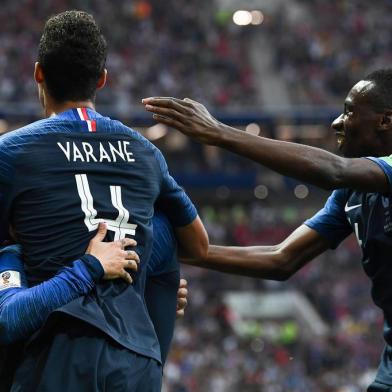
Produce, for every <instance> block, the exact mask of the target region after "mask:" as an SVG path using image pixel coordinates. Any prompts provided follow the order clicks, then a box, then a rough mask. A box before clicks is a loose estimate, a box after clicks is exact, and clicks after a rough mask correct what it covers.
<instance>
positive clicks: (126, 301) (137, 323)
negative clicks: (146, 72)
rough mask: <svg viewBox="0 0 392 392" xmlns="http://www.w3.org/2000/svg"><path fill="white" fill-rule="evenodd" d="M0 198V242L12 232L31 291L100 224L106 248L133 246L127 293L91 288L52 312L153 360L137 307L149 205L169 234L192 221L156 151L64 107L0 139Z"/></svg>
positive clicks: (88, 113) (105, 286) (153, 346)
mask: <svg viewBox="0 0 392 392" xmlns="http://www.w3.org/2000/svg"><path fill="white" fill-rule="evenodd" d="M81 112H83V115H84V117H82V116H81V115H80V113H81ZM86 117H87V119H86ZM0 199H1V204H0V233H2V236H3V239H4V238H6V237H7V234H6V233H7V230H8V224H9V223H11V224H12V226H13V229H14V232H15V235H16V238H17V239H18V241H19V242H20V243H21V244H22V247H23V251H24V255H23V258H24V261H25V270H26V275H27V279H28V281H29V283H30V284H32V285H35V284H38V283H40V282H42V281H43V280H47V279H49V278H51V277H52V276H53V275H54V274H55V273H56V272H57V271H58V270H59V269H60V268H61V267H63V266H65V265H68V264H69V263H70V262H72V261H73V260H76V259H78V258H79V257H80V256H81V255H82V254H83V253H84V250H85V249H86V247H87V244H88V242H89V240H90V239H91V238H92V236H93V235H94V232H95V230H96V229H97V227H98V224H99V222H100V221H106V222H107V226H108V230H109V234H110V235H109V238H108V239H109V240H113V239H119V238H122V237H124V236H125V235H127V236H131V237H134V238H135V239H136V241H137V243H138V245H137V248H136V251H137V253H138V254H139V256H140V260H141V263H140V267H139V271H138V272H137V273H136V274H134V275H133V278H134V284H133V285H128V284H127V283H125V282H123V281H122V280H116V281H108V282H103V283H100V284H98V285H97V286H96V288H95V289H94V290H92V291H91V292H90V293H89V294H87V295H85V296H82V297H79V298H78V299H76V300H74V301H72V302H71V303H69V304H67V305H65V306H63V307H61V308H60V309H58V310H57V311H56V312H60V313H66V314H68V315H71V316H73V317H76V318H79V319H81V320H84V321H86V322H88V323H90V324H92V325H94V326H95V327H97V328H99V329H101V330H102V331H104V332H105V333H106V334H107V335H109V336H110V337H111V338H113V339H114V340H115V341H117V342H118V343H119V344H121V345H122V346H124V347H126V348H128V349H131V350H133V351H135V352H137V353H139V354H141V355H145V356H149V357H151V358H154V359H156V360H158V361H160V360H161V355H160V350H159V344H158V340H157V337H156V334H155V331H154V327H153V325H152V322H151V320H150V318H149V316H148V312H147V309H146V304H145V301H144V288H145V280H146V272H147V268H146V267H147V261H148V260H149V258H150V255H151V247H152V217H153V213H154V204H155V206H156V207H157V208H159V209H160V210H161V211H162V212H163V213H165V214H166V216H167V217H168V219H169V221H170V223H171V224H172V225H173V226H184V225H187V224H189V223H191V222H192V221H193V220H194V219H195V217H196V215H197V212H196V209H195V207H194V206H193V204H192V203H191V201H190V200H189V198H188V197H187V196H186V194H185V193H184V191H183V190H182V189H181V188H180V187H179V186H178V185H177V183H176V182H175V181H174V179H173V178H172V177H171V176H170V175H169V173H168V169H167V165H166V163H165V160H164V158H163V156H162V154H161V153H160V151H159V150H158V149H157V148H156V147H154V146H153V145H152V144H151V143H150V142H148V141H147V140H146V139H145V138H143V137H142V136H141V135H140V134H138V133H137V132H135V131H133V130H132V129H130V128H128V127H126V126H125V125H123V124H122V123H120V122H118V121H114V120H111V119H109V118H106V117H102V116H101V115H99V114H98V113H97V112H95V111H93V110H91V109H85V108H82V109H71V110H68V111H66V112H63V113H61V114H59V115H57V116H55V117H51V118H49V119H45V120H41V121H38V122H35V123H33V124H30V125H28V126H26V127H24V128H21V129H19V130H17V131H13V132H11V133H9V134H7V135H5V136H3V137H2V138H1V139H0ZM51 317H52V318H53V317H55V314H52V315H51Z"/></svg>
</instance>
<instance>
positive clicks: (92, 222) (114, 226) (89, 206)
mask: <svg viewBox="0 0 392 392" xmlns="http://www.w3.org/2000/svg"><path fill="white" fill-rule="evenodd" d="M75 179H76V186H77V188H78V193H79V197H80V202H81V207H82V211H83V212H84V215H85V218H84V223H85V225H86V226H87V228H88V231H94V230H97V228H98V224H99V223H100V222H106V223H107V226H108V230H110V231H113V232H114V239H115V240H121V239H122V238H125V236H126V235H127V234H128V235H130V236H134V235H135V233H136V228H137V225H135V224H132V223H128V220H129V211H128V210H127V209H126V208H125V207H124V205H123V202H122V193H121V186H118V185H110V198H111V201H112V204H113V206H114V208H116V210H117V211H118V216H117V219H116V220H111V219H101V218H97V210H96V209H95V208H94V200H93V196H92V194H91V191H90V185H89V183H88V179H87V175H86V174H76V175H75Z"/></svg>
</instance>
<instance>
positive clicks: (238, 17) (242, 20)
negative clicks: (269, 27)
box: [233, 10, 252, 26]
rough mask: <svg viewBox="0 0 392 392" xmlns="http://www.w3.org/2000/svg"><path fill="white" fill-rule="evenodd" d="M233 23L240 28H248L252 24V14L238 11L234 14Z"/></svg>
mask: <svg viewBox="0 0 392 392" xmlns="http://www.w3.org/2000/svg"><path fill="white" fill-rule="evenodd" d="M233 22H234V23H235V24H236V25H238V26H247V25H249V24H251V23H252V14H251V13H250V12H249V11H244V10H238V11H236V12H234V14H233Z"/></svg>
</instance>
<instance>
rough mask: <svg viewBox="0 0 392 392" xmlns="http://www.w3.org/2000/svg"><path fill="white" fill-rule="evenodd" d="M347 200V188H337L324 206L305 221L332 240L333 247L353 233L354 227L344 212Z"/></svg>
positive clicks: (307, 224)
mask: <svg viewBox="0 0 392 392" xmlns="http://www.w3.org/2000/svg"><path fill="white" fill-rule="evenodd" d="M346 201H347V190H345V189H339V190H335V191H333V192H332V194H331V196H330V197H329V198H328V200H327V202H326V203H325V206H324V208H322V209H321V210H320V211H319V212H318V213H317V214H316V215H314V216H313V217H312V218H310V219H308V220H307V221H305V222H304V224H305V225H306V226H308V227H310V228H311V229H313V230H315V231H317V232H318V233H319V234H320V235H322V236H323V237H325V238H326V239H327V240H328V241H329V242H330V244H331V248H332V249H335V248H336V247H337V246H338V245H339V244H340V243H341V242H342V241H343V240H344V239H345V238H346V237H347V236H349V235H350V234H351V233H352V228H351V226H350V224H349V222H348V220H347V217H346V213H345V212H344V205H345V203H346Z"/></svg>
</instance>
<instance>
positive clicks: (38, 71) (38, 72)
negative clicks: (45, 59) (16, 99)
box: [34, 61, 45, 83]
mask: <svg viewBox="0 0 392 392" xmlns="http://www.w3.org/2000/svg"><path fill="white" fill-rule="evenodd" d="M34 80H35V81H36V82H37V83H43V82H44V80H45V78H44V73H43V71H42V66H41V64H40V63H39V62H38V61H37V62H36V63H35V66H34Z"/></svg>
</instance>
